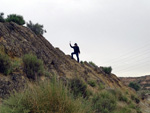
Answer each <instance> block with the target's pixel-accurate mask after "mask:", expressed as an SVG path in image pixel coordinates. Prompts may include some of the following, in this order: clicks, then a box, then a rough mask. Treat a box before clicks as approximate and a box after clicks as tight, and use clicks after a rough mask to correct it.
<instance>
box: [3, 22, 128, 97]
mask: <svg viewBox="0 0 150 113" xmlns="http://www.w3.org/2000/svg"><path fill="white" fill-rule="evenodd" d="M68 47H69V45H68ZM0 52H3V53H5V54H7V55H8V56H9V57H10V58H12V59H17V58H21V57H22V56H23V55H25V54H29V53H32V54H35V55H36V56H37V57H38V58H39V59H42V60H43V62H44V64H45V67H46V68H47V69H48V71H49V72H50V73H52V74H55V75H57V76H59V77H60V78H63V79H71V78H73V77H77V76H80V77H82V78H83V79H84V80H85V81H87V80H89V79H94V80H96V81H98V82H101V83H103V84H105V86H106V87H108V88H116V87H117V88H119V87H121V88H126V87H125V86H124V85H123V84H122V82H121V81H120V79H119V78H117V77H116V76H115V75H114V74H111V75H108V74H105V73H104V72H103V71H102V69H101V68H99V67H94V66H92V65H90V64H88V63H84V64H80V63H78V62H76V61H75V60H73V59H71V58H70V56H67V55H65V54H64V53H63V52H62V51H61V50H60V49H58V48H54V47H53V46H52V45H51V44H50V43H49V42H48V41H47V40H46V39H45V38H44V37H43V36H41V35H36V34H35V33H34V32H32V31H31V30H30V29H29V28H26V27H24V26H20V25H17V24H15V23H13V22H11V23H0ZM20 70H21V69H20ZM14 76H17V75H16V74H14V75H13V74H12V75H10V78H9V80H7V81H6V80H5V78H6V77H4V76H0V81H1V80H3V82H4V83H3V84H0V93H1V91H2V90H3V89H6V88H5V87H2V86H7V87H9V84H11V86H12V87H15V85H16V84H17V82H13V81H14V80H13V79H12V77H14ZM20 76H23V77H20ZM20 76H19V77H20V81H21V83H22V85H20V86H24V85H23V83H25V81H26V80H25V78H24V73H23V74H22V75H20ZM16 80H18V78H17V79H16ZM5 84H7V85H5ZM13 84H14V85H13ZM18 84H20V83H18ZM7 89H9V88H7ZM6 92H7V91H6ZM0 96H1V95H0Z"/></svg>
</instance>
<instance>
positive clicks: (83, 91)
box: [69, 78, 91, 98]
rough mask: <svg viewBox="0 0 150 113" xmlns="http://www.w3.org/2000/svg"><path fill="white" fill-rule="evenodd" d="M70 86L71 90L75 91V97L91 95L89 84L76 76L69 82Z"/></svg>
mask: <svg viewBox="0 0 150 113" xmlns="http://www.w3.org/2000/svg"><path fill="white" fill-rule="evenodd" d="M69 88H70V89H71V92H72V93H73V95H74V97H75V98H77V97H80V96H82V97H83V98H88V97H89V96H90V94H91V93H90V92H89V91H88V90H87V85H86V84H85V83H84V82H83V81H82V80H81V79H78V78H74V79H72V80H71V81H70V83H69Z"/></svg>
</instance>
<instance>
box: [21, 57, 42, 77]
mask: <svg viewBox="0 0 150 113" xmlns="http://www.w3.org/2000/svg"><path fill="white" fill-rule="evenodd" d="M23 65H24V72H25V73H26V75H27V77H28V78H29V79H33V80H35V79H36V78H37V77H38V76H39V75H42V74H43V71H44V65H43V62H42V60H40V59H38V58H37V57H36V56H35V55H32V54H26V55H24V57H23Z"/></svg>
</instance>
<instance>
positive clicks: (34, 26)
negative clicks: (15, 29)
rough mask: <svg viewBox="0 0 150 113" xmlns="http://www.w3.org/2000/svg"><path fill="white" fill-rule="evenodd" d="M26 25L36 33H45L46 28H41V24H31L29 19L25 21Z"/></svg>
mask: <svg viewBox="0 0 150 113" xmlns="http://www.w3.org/2000/svg"><path fill="white" fill-rule="evenodd" d="M27 27H28V28H30V29H31V30H32V31H33V32H34V33H35V34H37V35H43V34H44V33H46V30H44V29H43V25H40V24H38V23H36V24H33V23H32V22H31V21H29V23H27Z"/></svg>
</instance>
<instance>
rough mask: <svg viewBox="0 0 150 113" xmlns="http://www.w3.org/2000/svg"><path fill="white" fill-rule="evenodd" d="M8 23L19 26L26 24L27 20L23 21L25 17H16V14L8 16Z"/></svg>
mask: <svg viewBox="0 0 150 113" xmlns="http://www.w3.org/2000/svg"><path fill="white" fill-rule="evenodd" d="M5 21H6V22H15V23H16V24H18V25H24V24H25V20H24V19H23V17H22V16H21V15H16V14H10V15H8V16H7V18H6V19H5Z"/></svg>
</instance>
